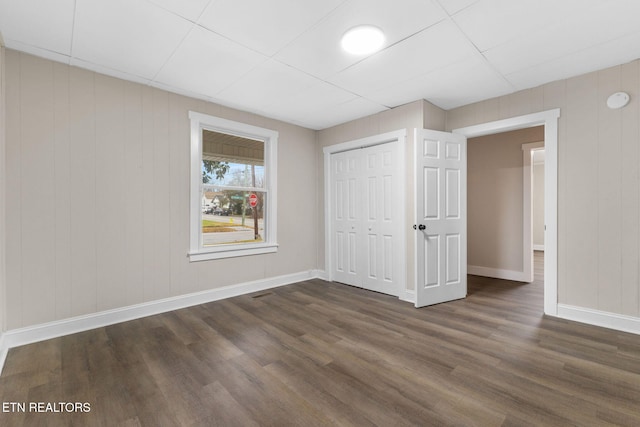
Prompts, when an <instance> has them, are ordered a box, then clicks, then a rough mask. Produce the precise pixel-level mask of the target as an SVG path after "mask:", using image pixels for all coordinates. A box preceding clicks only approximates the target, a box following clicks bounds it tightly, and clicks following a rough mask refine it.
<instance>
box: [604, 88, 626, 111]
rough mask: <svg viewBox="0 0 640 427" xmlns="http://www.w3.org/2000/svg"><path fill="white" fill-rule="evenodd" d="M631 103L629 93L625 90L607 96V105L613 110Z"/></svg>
mask: <svg viewBox="0 0 640 427" xmlns="http://www.w3.org/2000/svg"><path fill="white" fill-rule="evenodd" d="M628 103H629V94H628V93H625V92H616V93H614V94H613V95H611V96H610V97H609V98H607V107H609V108H611V109H612V110H616V109H618V108H622V107H624V106H625V105H627V104H628Z"/></svg>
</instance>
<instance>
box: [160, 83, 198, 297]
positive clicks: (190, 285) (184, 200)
mask: <svg viewBox="0 0 640 427" xmlns="http://www.w3.org/2000/svg"><path fill="white" fill-rule="evenodd" d="M170 97H171V102H170V105H169V108H170V110H169V123H168V124H169V141H170V143H169V158H170V162H171V165H170V170H171V181H170V187H168V188H167V190H168V191H167V193H168V194H167V196H168V199H169V203H168V206H167V208H168V210H169V213H170V217H171V223H172V224H173V226H172V227H171V235H170V239H171V291H172V294H174V295H178V294H184V293H188V292H195V291H196V290H198V280H197V276H196V275H195V272H196V269H194V268H189V267H190V266H189V262H188V260H187V257H186V251H187V248H186V247H185V246H184V244H183V243H182V242H188V241H189V217H188V215H183V212H184V209H183V207H184V206H188V205H189V191H187V190H188V189H189V184H190V183H189V174H190V171H189V165H190V157H189V156H190V127H189V121H188V120H185V117H184V115H185V111H188V110H189V109H190V108H191V105H190V104H191V103H190V102H189V99H188V98H185V97H182V96H179V95H170Z"/></svg>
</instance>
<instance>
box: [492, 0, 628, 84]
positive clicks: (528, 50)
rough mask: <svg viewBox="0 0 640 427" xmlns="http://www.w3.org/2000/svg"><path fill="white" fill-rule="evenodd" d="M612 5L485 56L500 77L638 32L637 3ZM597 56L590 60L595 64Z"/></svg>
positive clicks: (497, 49) (533, 34)
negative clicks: (498, 72)
mask: <svg viewBox="0 0 640 427" xmlns="http://www.w3.org/2000/svg"><path fill="white" fill-rule="evenodd" d="M613 3H614V4H602V5H600V7H596V8H591V9H585V10H583V11H582V12H581V13H578V14H575V15H574V16H572V17H570V18H567V19H565V20H564V21H562V22H558V23H556V24H554V25H553V26H549V27H546V28H543V29H539V30H537V31H534V32H531V33H530V34H528V35H527V36H526V37H519V38H515V39H513V40H511V41H509V42H507V43H504V44H502V45H501V46H498V47H496V48H494V49H490V50H489V51H487V52H485V53H484V55H485V57H486V58H487V60H488V61H489V62H490V63H491V64H492V65H493V66H495V67H496V69H497V70H498V71H500V72H501V73H502V74H505V75H507V74H514V73H516V72H517V71H520V70H526V69H528V68H531V67H534V66H537V65H539V64H543V63H547V62H550V61H554V60H557V59H562V58H563V57H566V56H568V55H571V54H572V53H574V52H579V51H581V50H584V49H588V48H590V47H592V46H597V45H602V44H603V43H607V42H610V41H614V40H616V39H619V38H621V37H624V36H626V35H628V34H633V33H635V32H636V31H638V24H637V19H636V17H637V16H639V15H640V2H633V3H631V2H624V1H622V2H613ZM614 44H615V43H614ZM600 50H602V52H601V53H602V54H604V55H607V52H606V51H604V50H603V49H600ZM600 50H599V51H600ZM597 56H598V54H596V57H594V58H593V59H592V60H593V61H594V62H597V60H598V58H597Z"/></svg>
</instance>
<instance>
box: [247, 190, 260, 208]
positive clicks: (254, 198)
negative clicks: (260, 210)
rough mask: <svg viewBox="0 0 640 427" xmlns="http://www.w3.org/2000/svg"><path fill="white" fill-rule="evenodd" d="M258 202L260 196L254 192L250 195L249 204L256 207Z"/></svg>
mask: <svg viewBox="0 0 640 427" xmlns="http://www.w3.org/2000/svg"><path fill="white" fill-rule="evenodd" d="M257 204H258V196H257V195H256V194H255V193H254V194H252V195H250V196H249V205H251V207H252V208H255V207H256V205H257Z"/></svg>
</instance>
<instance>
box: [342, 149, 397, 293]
mask: <svg viewBox="0 0 640 427" xmlns="http://www.w3.org/2000/svg"><path fill="white" fill-rule="evenodd" d="M396 150H397V148H396V145H395V144H393V143H385V144H380V145H375V146H370V147H365V148H361V149H356V150H351V151H345V152H342V153H336V154H332V155H331V170H332V171H333V176H332V177H331V185H332V188H333V189H334V191H335V194H336V196H335V199H334V203H333V206H331V208H330V210H331V217H332V221H333V222H332V229H333V232H334V233H335V234H334V236H335V237H336V238H335V241H336V243H335V244H336V247H335V251H334V254H333V260H332V265H333V266H334V267H333V270H334V271H333V272H332V273H333V279H334V280H336V281H339V282H343V283H347V284H350V285H354V286H359V287H363V288H366V289H370V290H374V291H378V292H383V293H386V294H390V295H395V296H399V295H400V286H399V285H400V284H399V282H398V281H397V280H395V275H396V274H398V273H399V272H400V271H401V269H402V264H403V261H404V260H402V259H401V258H400V255H399V254H400V253H401V252H402V248H401V246H400V245H401V242H402V239H400V238H399V233H402V227H399V225H398V224H401V223H402V222H401V219H400V218H398V215H397V212H398V211H399V206H400V201H401V194H400V191H399V190H398V188H401V186H400V185H399V181H398V180H400V179H402V177H401V174H400V173H399V165H398V162H397V160H396V157H397V153H396ZM343 213H346V216H345V215H344V214H343ZM398 221H400V222H398ZM338 233H344V234H345V235H346V236H348V237H347V240H348V241H347V242H345V243H344V244H343V243H342V240H341V239H342V238H341V237H339V236H338V235H337V234H338ZM343 240H344V239H343ZM339 245H342V246H341V247H340V248H339V247H338V246H339ZM339 258H342V259H339ZM345 265H346V266H347V270H346V271H344V270H342V269H341V267H342V266H345Z"/></svg>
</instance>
